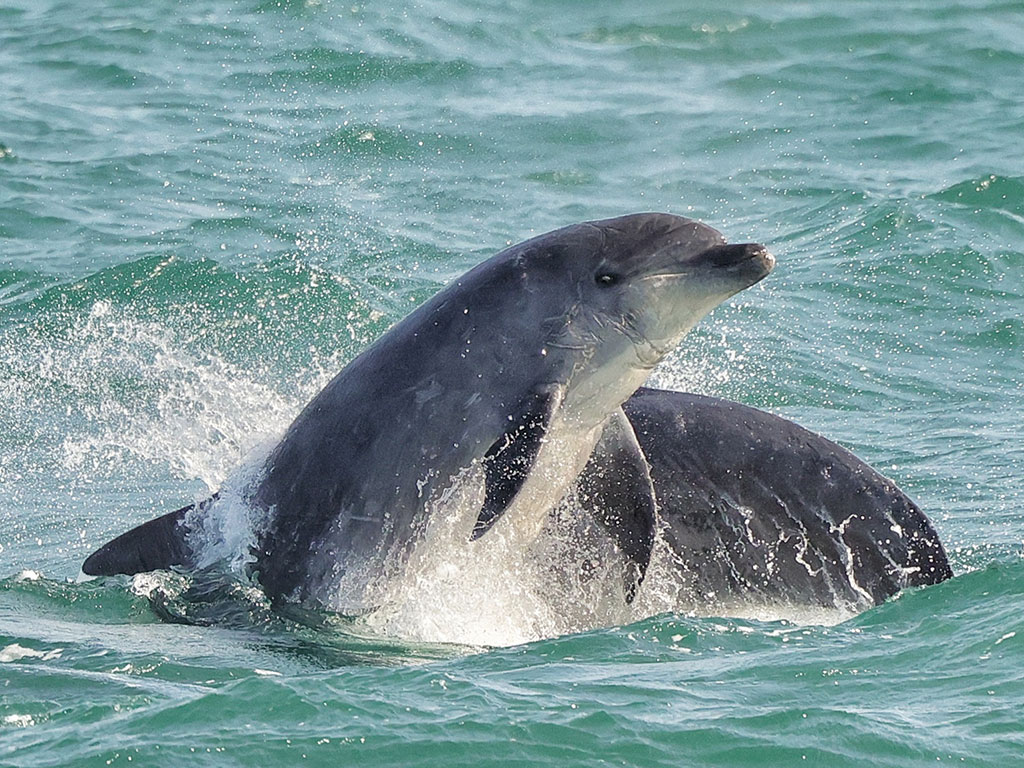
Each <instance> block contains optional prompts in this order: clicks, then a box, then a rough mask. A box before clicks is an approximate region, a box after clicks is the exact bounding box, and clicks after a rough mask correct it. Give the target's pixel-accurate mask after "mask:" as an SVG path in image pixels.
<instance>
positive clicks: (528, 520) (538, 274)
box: [82, 213, 774, 613]
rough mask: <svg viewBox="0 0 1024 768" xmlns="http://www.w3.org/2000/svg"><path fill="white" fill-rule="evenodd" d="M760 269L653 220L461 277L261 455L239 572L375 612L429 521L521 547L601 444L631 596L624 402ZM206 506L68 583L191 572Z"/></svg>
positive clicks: (717, 244) (573, 233)
mask: <svg viewBox="0 0 1024 768" xmlns="http://www.w3.org/2000/svg"><path fill="white" fill-rule="evenodd" d="M773 266H774V258H773V257H772V256H771V255H770V254H769V253H768V251H767V249H765V248H764V246H762V245H758V244H750V243H748V244H738V245H730V244H727V243H726V242H725V240H724V238H723V237H722V235H721V234H720V233H719V232H717V231H716V230H714V229H712V228H711V227H708V226H706V225H704V224H701V223H699V222H697V221H693V220H690V219H685V218H681V217H678V216H672V215H668V214H659V213H648V214H635V215H631V216H623V217H620V218H615V219H607V220H603V221H592V222H586V223H583V224H577V225H573V226H569V227H566V228H564V229H559V230H557V231H554V232H550V233H548V234H545V235H541V236H539V237H535V238H533V239H531V240H528V241H526V242H524V243H521V244H519V245H515V246H513V247H511V248H508V249H506V250H504V251H502V252H501V253H499V254H497V255H496V256H494V257H492V258H491V259H489V260H487V261H485V262H484V263H482V264H480V265H479V266H477V267H476V268H474V269H472V270H470V271H469V272H468V273H466V274H465V275H463V276H462V277H461V278H459V279H458V280H456V281H454V282H453V283H452V284H450V285H449V286H448V287H446V288H445V289H443V290H442V291H441V292H439V293H438V294H437V295H435V296H434V297H433V298H432V299H430V300H428V301H427V302H426V303H424V304H423V305H422V306H420V307H419V308H418V309H416V310H415V311H414V312H412V313H411V314H410V315H409V316H407V317H406V318H405V319H404V320H402V321H400V322H399V323H397V324H396V325H395V326H393V327H392V328H391V329H390V330H389V331H388V332H387V333H385V334H384V335H383V336H382V337H380V338H379V339H378V340H377V341H376V342H375V343H373V344H372V345H371V346H370V347H369V348H367V349H366V350H365V351H364V352H362V353H361V354H360V355H359V356H357V357H356V358H355V359H354V360H353V361H352V362H351V363H349V364H348V365H347V366H346V367H345V368H344V369H343V370H342V371H341V372H340V373H339V374H338V375H337V376H336V377H335V378H334V379H333V380H332V381H331V382H330V383H329V384H328V385H327V386H326V387H325V388H324V389H323V391H321V392H320V393H319V394H318V395H317V396H316V397H315V398H314V399H313V400H312V401H311V402H310V403H309V405H307V406H306V408H305V409H304V410H303V411H302V412H301V413H300V414H299V416H298V418H296V419H295V421H294V423H293V424H292V425H291V426H290V427H289V429H288V430H287V432H286V433H285V435H284V437H283V438H282V440H281V441H280V443H279V444H278V445H277V447H276V448H275V449H274V450H273V451H272V453H271V454H270V456H269V458H268V459H267V461H266V463H265V465H264V468H263V472H262V473H261V474H260V478H259V481H258V482H257V483H256V486H255V487H254V489H253V490H252V494H251V504H252V505H253V506H254V507H255V508H256V509H258V510H261V511H262V512H263V513H264V514H263V522H262V523H261V524H260V526H259V531H258V532H257V544H256V547H255V564H254V571H255V574H256V576H257V578H258V579H259V581H260V583H261V585H262V586H263V589H264V590H265V591H266V593H267V594H268V595H269V596H271V597H272V598H274V599H284V600H291V601H301V602H308V603H312V604H316V605H320V606H323V607H326V608H329V609H332V610H338V611H342V612H345V613H349V612H362V611H365V610H368V609H371V608H373V607H374V606H375V604H376V603H377V602H378V601H379V600H380V599H381V596H382V591H381V590H382V589H383V585H384V584H385V583H386V582H387V580H388V578H389V576H390V575H393V574H394V573H395V572H396V571H397V570H399V569H400V568H401V567H402V564H403V563H404V562H405V561H406V560H407V559H408V557H409V554H410V551H411V549H412V548H413V547H414V546H415V544H416V542H417V541H418V540H420V539H421V537H422V535H423V532H424V529H425V527H426V526H427V524H428V522H429V519H430V517H431V512H432V511H434V510H436V509H438V508H439V507H442V506H444V505H445V504H447V503H449V502H451V501H452V499H455V498H457V499H459V503H460V504H465V501H466V499H469V500H471V501H474V503H475V508H473V509H472V514H470V515H468V516H467V518H466V520H465V521H464V526H465V541H466V545H467V546H472V545H473V544H472V543H471V542H472V540H475V539H478V538H480V537H482V536H486V535H488V531H489V530H490V529H492V528H495V527H501V526H504V527H505V528H506V533H507V534H508V535H510V536H511V535H515V534H516V532H517V531H525V535H526V536H529V535H531V534H532V533H533V532H535V531H536V530H538V529H539V528H540V526H541V525H542V524H543V522H544V520H545V518H546V516H547V514H548V512H549V510H550V509H551V508H552V507H553V506H554V505H555V504H556V503H557V502H558V501H559V499H560V498H561V497H562V496H563V495H564V494H565V493H566V491H567V490H568V489H569V487H570V485H571V484H572V483H573V481H574V480H575V479H576V478H577V476H578V475H579V474H580V471H581V470H582V469H583V468H584V466H585V465H586V463H587V461H588V458H589V457H590V456H591V453H592V452H593V450H594V448H595V445H596V444H597V442H598V440H599V439H600V440H601V444H602V451H605V452H611V453H614V455H615V456H616V457H617V461H618V462H619V463H620V465H621V464H623V463H625V464H626V465H628V471H626V472H624V473H623V475H622V477H621V478H620V480H619V481H618V482H617V484H616V487H615V489H614V494H613V496H614V501H615V503H616V504H617V512H616V515H614V516H611V515H605V516H603V517H602V518H601V521H602V523H603V524H604V525H606V526H607V527H608V529H609V531H610V533H611V536H612V538H613V539H614V540H615V542H616V543H617V545H618V546H619V548H620V550H621V551H622V552H624V553H625V554H626V555H627V557H628V558H629V559H630V562H631V564H632V570H631V574H632V577H631V578H632V582H631V584H630V585H629V586H628V587H627V592H628V594H630V595H631V594H632V593H633V592H634V591H635V589H636V586H637V584H639V581H640V580H641V579H642V578H643V575H644V571H645V569H646V567H647V565H648V563H649V560H650V555H651V548H652V546H653V542H654V537H655V532H656V531H655V528H656V506H655V501H654V491H653V488H652V486H651V476H650V474H649V472H648V469H647V463H646V461H645V460H644V457H643V454H642V453H641V451H640V448H639V446H638V444H637V441H636V436H635V435H634V433H633V430H632V428H631V426H630V423H629V421H628V420H627V418H626V416H625V414H624V413H623V411H622V408H621V406H622V404H623V402H625V401H626V399H627V398H629V396H630V395H632V394H633V392H635V391H636V389H637V388H638V387H639V386H640V385H641V384H643V383H644V381H645V380H646V379H647V377H648V375H649V374H650V372H651V369H652V368H653V367H654V366H655V365H656V364H657V363H658V362H659V361H660V360H661V359H662V357H663V356H664V355H665V354H666V353H667V352H668V351H669V350H671V349H673V348H674V347H675V346H676V345H677V344H678V343H679V341H680V339H681V338H682V337H683V335H684V334H685V333H686V332H687V331H688V330H689V329H690V328H691V327H692V326H693V325H694V324H695V323H697V322H698V321H699V320H700V319H701V317H703V316H704V315H705V314H706V313H707V312H709V311H710V310H711V309H712V308H714V307H715V306H716V305H717V304H719V303H720V302H722V301H723V300H725V299H726V298H728V297H729V296H731V295H733V294H735V293H737V292H738V291H741V290H743V289H744V288H747V287H748V286H750V285H753V284H754V283H756V282H758V281H759V280H761V279H762V278H763V277H765V275H767V274H768V273H769V272H770V271H771V269H772V267H773ZM469 506H470V507H473V505H469ZM214 507H215V499H211V500H207V501H205V502H202V503H201V504H198V505H194V506H191V507H185V508H183V509H180V510H177V511H175V512H172V513H170V514H167V515H164V516H163V517H160V518H157V519H156V520H152V521H150V522H148V523H145V524H143V525H141V526H139V527H138V528H135V529H133V530H132V531H129V532H128V533H126V534H123V535H121V536H119V537H118V538H116V539H114V540H113V541H111V542H109V543H108V544H106V545H104V546H103V547H101V548H100V549H99V550H97V551H96V552H95V553H93V554H92V555H91V556H90V557H89V558H88V559H87V560H86V561H85V563H84V565H83V567H82V569H83V571H84V572H85V573H86V574H88V575H107V574H115V573H135V572H139V571H144V570H153V569H156V568H167V567H171V566H182V567H189V566H191V565H194V564H195V562H196V560H197V553H196V551H195V548H196V537H195V536H194V535H193V534H194V532H195V531H196V530H197V529H201V528H202V527H203V520H204V516H205V515H207V514H209V512H210V510H212V509H213V508H214ZM506 520H507V521H508V522H507V523H506V522H505V521H506Z"/></svg>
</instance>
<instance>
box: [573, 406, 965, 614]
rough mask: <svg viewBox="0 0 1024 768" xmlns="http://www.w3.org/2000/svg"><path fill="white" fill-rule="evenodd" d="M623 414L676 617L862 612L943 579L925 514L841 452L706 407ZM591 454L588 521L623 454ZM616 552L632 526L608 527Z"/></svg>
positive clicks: (585, 487) (613, 505)
mask: <svg viewBox="0 0 1024 768" xmlns="http://www.w3.org/2000/svg"><path fill="white" fill-rule="evenodd" d="M624 411H625V413H626V416H627V417H628V419H629V422H630V424H631V425H632V427H633V430H634V432H635V434H636V437H637V440H638V442H639V445H640V448H641V450H642V451H643V455H644V456H645V458H646V461H647V463H648V465H649V468H650V476H651V481H652V485H653V488H654V493H655V496H656V498H657V506H658V515H659V522H660V525H659V529H660V530H659V539H660V541H661V542H663V544H664V546H666V547H667V549H668V553H669V558H670V562H671V574H672V578H673V582H674V584H675V585H676V587H677V588H678V589H679V591H680V593H681V594H679V595H678V599H677V603H678V604H680V605H704V606H708V605H713V604H715V603H718V604H725V605H726V606H728V605H730V604H737V603H741V604H750V603H766V602H767V603H785V604H796V605H816V606H822V607H839V608H852V609H862V608H865V607H867V606H870V605H874V604H877V603H881V602H882V601H884V600H886V599H887V598H889V597H891V596H893V595H894V594H896V593H897V592H899V591H900V590H901V589H904V588H906V587H918V586H925V585H930V584H937V583H939V582H941V581H943V580H945V579H948V578H950V577H951V576H952V575H953V573H952V571H951V570H950V567H949V562H948V560H947V558H946V553H945V551H944V549H943V547H942V544H941V543H940V541H939V538H938V535H937V534H936V532H935V529H934V528H933V527H932V525H931V523H930V522H929V520H928V518H927V517H926V516H925V514H924V513H923V512H922V511H921V510H920V509H919V508H918V507H917V505H916V504H914V502H913V501H911V500H910V499H909V498H907V496H906V495H905V494H904V493H903V492H902V491H901V490H900V489H899V488H898V487H896V485H895V484H894V483H893V482H892V481H891V480H888V479H887V478H885V477H883V476H882V475H880V474H879V473H877V472H876V471H875V470H873V469H872V468H871V467H869V466H868V465H867V464H865V463H864V462H863V461H861V460H860V459H858V458H857V457H856V456H854V455H853V454H852V453H850V452H849V451H847V450H846V449H845V448H842V447H841V446H839V445H837V444H836V443H834V442H832V441H831V440H828V439H826V438H824V437H822V436H820V435H816V434H814V433H813V432H809V431H808V430H806V429H804V428H803V427H800V426H798V425H797V424H794V423H793V422H791V421H788V420H786V419H783V418H780V417H778V416H773V415H771V414H769V413H765V412H763V411H759V410H757V409H755V408H750V407H749V406H746V405H741V404H739V403H734V402H730V401H728V400H721V399H718V398H713V397H703V396H700V395H692V394H685V393H681V392H668V391H664V390H654V389H646V388H642V389H640V390H638V391H637V392H636V393H635V394H634V395H633V396H632V397H631V398H630V399H629V400H628V401H627V402H626V404H625V406H624ZM602 447H603V441H602V446H599V449H598V450H597V451H595V453H594V455H593V456H592V458H591V459H590V461H589V463H588V464H587V467H586V468H585V470H584V472H583V473H582V474H581V476H580V478H579V480H578V481H577V484H576V491H577V499H578V503H579V504H580V505H581V506H583V507H584V508H587V509H589V510H590V511H591V512H592V513H593V514H594V515H595V516H596V517H598V518H601V517H602V516H606V515H608V514H613V515H615V514H619V511H620V510H623V509H627V510H628V509H630V508H631V507H630V505H629V504H628V503H623V502H622V500H621V499H618V500H616V496H617V495H621V493H622V484H621V478H622V476H623V473H624V472H627V471H629V470H630V468H631V467H632V455H631V453H630V452H628V451H627V452H625V453H623V452H622V449H621V448H618V447H614V446H613V447H612V448H610V449H608V450H602ZM603 522H604V523H605V524H606V526H608V527H609V529H612V530H614V529H616V528H619V529H620V530H619V539H620V541H621V540H624V539H625V540H628V538H629V536H628V535H626V534H625V533H623V532H622V530H621V527H622V526H626V527H630V526H632V527H633V529H634V534H633V536H634V537H635V538H640V537H643V536H644V535H646V529H645V528H644V527H643V526H642V525H638V524H637V523H636V522H635V521H634V522H632V523H631V522H630V521H628V520H622V519H616V520H604V521H603Z"/></svg>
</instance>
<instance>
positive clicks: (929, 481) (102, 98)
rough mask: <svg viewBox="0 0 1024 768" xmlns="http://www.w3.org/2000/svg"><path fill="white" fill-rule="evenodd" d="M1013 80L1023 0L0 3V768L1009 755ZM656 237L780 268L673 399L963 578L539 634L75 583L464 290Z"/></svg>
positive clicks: (1015, 487) (1018, 93)
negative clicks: (869, 496) (688, 226)
mask: <svg viewBox="0 0 1024 768" xmlns="http://www.w3.org/2000/svg"><path fill="white" fill-rule="evenodd" d="M1022 73H1024V6H1022V5H1021V3H1019V2H1016V1H1013V2H1002V1H1000V0H967V1H966V2H965V1H963V0H956V2H953V0H928V1H927V2H925V1H924V0H912V1H911V2H907V3H900V4H894V3H891V2H884V1H883V0H863V2H856V3H841V2H821V3H808V2H773V1H770V0H769V1H762V0H758V2H753V1H752V0H751V1H748V0H740V2H734V3H717V2H705V1H702V2H695V3H689V4H683V3H674V2H668V0H653V1H652V2H643V3H619V2H571V1H570V0H544V2H540V1H539V0H534V1H532V2H530V1H523V2H495V1H492V0H428V1H426V2H412V3H392V2H383V3H362V2H360V0H354V1H353V0H346V2H335V1H334V0H306V1H305V2H300V1H298V0H194V1H191V2H187V3H168V2H154V3H142V2H126V1H125V0H95V1H94V2H62V1H51V0H31V1H30V0H5V1H4V2H2V3H0V765H3V766H19V767H20V766H33V767H34V766H78V765H81V766H93V765H96V766H105V765H117V766H123V765H127V764H129V763H131V764H132V765H142V766H180V765H208V766H255V765H298V764H303V765H324V766H327V765H331V766H335V765H394V766H488V765H494V766H552V767H553V766H567V765H573V766H575V765H578V766H594V765H626V766H798V765H809V766H827V767H828V768H840V767H842V766H866V765H871V766H925V765H928V766H932V765H936V764H943V765H944V764H947V763H953V764H958V765H968V766H1009V765H1024V714H1022V713H1024V559H1022V541H1024V491H1022V487H1021V486H1022V479H1024V442H1022V423H1024V405H1022V401H1024V76H1022ZM644 210H663V211H668V212H671V213H677V214H681V215H686V216H692V217H696V218H700V219H701V220H703V221H705V222H707V223H709V224H711V225H712V226H715V227H717V228H719V229H720V230H722V231H723V232H724V233H725V235H726V236H727V237H729V238H730V239H731V240H734V241H738V242H742V241H759V242H763V243H765V244H767V245H768V246H769V247H770V248H771V250H772V251H773V252H774V253H775V254H776V255H777V257H778V267H777V268H776V270H775V272H774V273H773V274H772V275H771V276H770V277H769V278H768V279H767V280H765V281H764V282H763V283H761V284H760V285H758V286H756V287H755V288H753V289H751V290H748V291H746V292H744V293H743V294H741V295H739V296H737V297H735V298H734V299H732V300H731V301H730V302H728V303H727V304H726V305H724V306H722V307H720V308H718V309H717V310H715V311H714V313H713V314H712V315H711V316H710V317H709V318H707V319H706V320H705V321H704V322H703V323H702V324H701V325H700V326H699V327H698V328H697V329H696V330H695V331H694V332H693V333H692V334H691V335H690V336H689V337H688V338H687V339H686V340H685V341H684V343H683V345H682V346H681V348H680V349H679V350H678V351H677V352H675V353H674V354H673V355H672V356H671V357H670V359H668V360H667V361H666V363H665V364H664V365H663V366H662V367H661V368H659V370H658V371H657V372H656V374H655V377H654V378H655V383H657V384H659V385H661V386H665V387H670V388H675V389H683V390H690V391H696V392H702V393H707V394H713V395H717V396H721V397H728V398H732V399H736V400H740V401H742V402H744V403H748V404H750V405H753V406H756V407H759V408H763V409H766V410H768V411H771V412H773V413H776V414H779V415H782V416H785V417H788V418H791V419H794V420H796V421H798V422H799V423H801V424H803V425H804V426H806V427H808V428H810V429H813V430H815V431H818V432H821V433H823V434H825V435H827V436H828V437H831V438H832V439H835V440H837V441H839V442H840V443H842V444H843V445H845V446H847V447H848V448H850V449H852V450H853V451H855V452H856V453H857V454H858V455H859V456H861V457H862V458H864V459H865V460H866V461H868V462H869V463H871V464H872V465H873V466H875V467H876V468H878V469H879V470H880V471H881V472H883V473H884V474H885V475H887V476H889V477H891V478H893V479H894V480H896V481H897V482H898V483H899V484H900V485H901V487H902V488H903V489H904V490H905V491H906V492H907V493H908V494H909V495H910V496H911V497H912V498H914V499H915V500H916V501H917V502H918V504H919V505H920V506H921V507H922V508H923V509H924V510H925V511H926V512H927V513H928V514H929V515H930V517H931V518H932V520H933V521H934V523H935V525H936V527H937V529H938V531H939V534H940V536H941V537H942V539H943V541H944V542H945V544H946V546H947V548H948V551H949V554H950V558H951V561H952V564H953V567H954V570H955V571H956V574H957V575H956V577H955V578H954V579H952V580H951V581H949V582H946V583H944V584H941V585H939V586H936V587H931V588H927V589H921V590H916V591H912V592H909V593H905V594H902V595H900V596H899V597H898V598H896V599H894V600H892V601H890V602H889V603H887V604H885V605H882V606H879V607H877V608H874V609H871V610H868V611H866V612H864V613H862V614H860V615H857V616H849V615H828V614H821V615H815V614H813V613H810V612H804V613H801V612H799V611H793V612H791V613H790V614H786V612H784V611H779V610H774V611H772V610H764V611H758V610H756V607H755V608H753V609H752V610H751V611H749V612H748V613H747V614H746V615H743V616H714V615H709V613H708V611H705V610H701V606H694V607H693V610H692V611H687V612H685V613H680V614H661V615H655V616H649V617H639V618H638V619H637V620H635V621H632V622H630V623H626V624H622V625H615V626H607V627H596V628H594V629H591V630H589V631H584V632H580V633H575V634H569V635H560V636H551V633H550V632H549V631H548V629H546V625H545V623H544V622H543V621H541V620H539V619H538V618H537V617H535V616H531V615H530V613H529V607H528V606H527V607H525V608H524V606H522V605H512V604H509V603H506V601H507V599H508V596H507V595H500V594H496V595H494V596H493V600H476V599H474V600H473V601H469V600H460V599H459V596H458V595H454V596H449V598H450V599H448V600H444V601H442V602H439V603H437V604H433V603H430V602H429V601H424V604H422V605H420V606H419V609H420V614H419V615H418V616H417V617H414V618H415V620H413V618H412V617H411V618H410V627H413V626H415V627H416V628H417V631H410V632H408V633H404V632H403V631H402V627H401V626H400V625H398V626H395V627H391V628H390V631H388V632H383V633H382V632H376V631H371V630H370V628H368V627H366V626H364V625H361V624H360V623H359V622H358V621H352V620H346V619H342V618H340V617H334V616H330V615H326V614H322V615H321V614H318V615H286V614H281V613H275V612H273V611H270V610H269V608H268V606H267V601H266V599H265V598H264V597H263V596H262V595H261V594H260V593H259V591H258V590H257V589H255V588H254V587H252V585H246V584H244V583H238V584H234V585H223V584H222V585H220V586H213V587H209V589H211V590H213V591H216V590H217V589H220V590H221V591H224V590H228V591H230V592H232V594H228V595H223V594H221V595H219V596H217V598H216V599H214V598H210V600H209V601H206V602H204V600H203V599H197V598H196V596H195V595H196V592H197V591H198V592H199V594H200V598H201V597H202V585H195V584H190V583H189V582H188V579H187V578H185V577H183V576H180V575H174V574H156V575H145V576H138V577H135V578H134V579H132V578H120V579H107V580H97V581H92V582H87V583H77V582H76V577H77V575H78V572H79V566H80V564H81V562H82V560H83V558H84V557H85V556H86V555H87V554H88V553H89V552H91V551H92V550H93V549H94V548H95V547H97V546H98V545H99V544H101V543H103V542H105V541H106V540H108V539H109V538H110V537H112V536H114V535H116V534H118V533H120V532H122V531H123V530H125V529H127V528H128V527H130V526H132V525H135V524H137V523H140V522H142V521H144V520H147V519H149V518H151V517H153V516H155V515H157V514H159V513H163V512H166V511H170V510H172V509H175V508H177V507H179V506H182V505H184V504H187V503H189V502H191V501H193V500H195V499H197V498H200V497H202V496H203V495H204V494H206V493H208V492H209V491H210V490H211V489H215V488H217V487H218V486H219V485H220V483H221V482H223V481H224V479H225V478H226V477H228V476H229V474H230V473H231V472H232V471H233V470H234V469H235V468H236V467H237V466H239V465H244V464H245V462H246V461H251V460H252V459H251V458H248V457H252V456H253V455H259V452H260V451H261V450H265V449H266V446H267V445H268V444H273V441H274V440H275V438H276V437H278V436H279V435H280V434H281V433H282V432H283V430H284V429H285V428H286V427H287V425H288V424H289V422H290V420H291V419H292V418H293V417H294V416H295V415H296V414H297V413H298V411H299V410H300V409H301V407H302V406H303V405H304V404H305V403H306V402H307V401H308V399H309V398H310V397H311V396H312V395H313V394H315V393H316V392H317V391H318V389H319V388H320V387H321V386H323V384H324V383H325V382H326V381H328V380H329V379H330V377H331V376H332V375H333V374H334V373H335V372H336V371H338V370H339V369H340V368H341V367H342V366H343V365H344V364H345V363H346V361H348V360H350V359H351V358H352V357H353V356H354V355H355V354H356V353H358V352H359V350H361V349H362V348H364V347H365V346H366V345H367V343H369V342H370V341H371V340H373V339H374V338H376V337H377V336H379V335H380V334H381V333H382V332H383V331H384V330H386V329H387V328H388V327H389V326H390V325H391V324H393V323H394V322H395V321H397V320H398V319H400V318H401V317H403V316H404V315H405V314H407V313H408V312H409V311H410V309H411V308H413V307H415V306H416V305H417V304H418V303H420V302H422V301H423V300H424V299H426V298H427V297H429V296H430V295H432V294H433V293H434V292H436V291H437V290H438V289H439V288H440V287H441V286H442V285H444V284H445V283H446V282H448V281H450V280H452V279H453V278H454V277H456V276H457V275H459V274H460V273H461V272H463V271H464V270H466V269H468V268H469V267H471V266H472V265H474V264H476V263H478V262H480V261H481V260H483V259H485V258H486V257H488V256H489V255H491V254H493V253H495V252H496V251H498V250H500V249H501V248H503V247H504V246H506V245H507V244H510V243H514V242H518V241H520V240H524V239H526V238H527V237H529V236H532V235H534V234H538V233H541V232H544V231H547V230H550V229H554V228H557V227H559V226H562V225H565V224H570V223H574V222H577V221H581V220H586V219H594V218H602V217H607V216H614V215H619V214H623V213H630V212H636V211H644ZM190 590H191V591H190ZM210 606H215V608H211V607H210Z"/></svg>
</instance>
